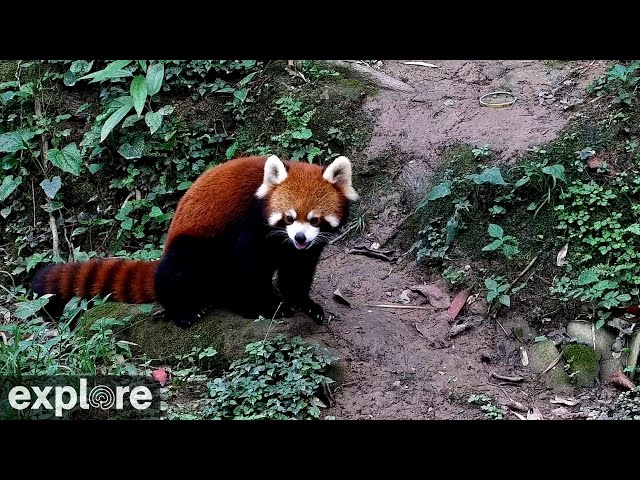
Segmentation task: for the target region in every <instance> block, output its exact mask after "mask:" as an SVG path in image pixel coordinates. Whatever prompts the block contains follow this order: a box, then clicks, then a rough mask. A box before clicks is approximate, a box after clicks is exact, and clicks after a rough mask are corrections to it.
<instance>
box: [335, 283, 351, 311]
mask: <svg viewBox="0 0 640 480" xmlns="http://www.w3.org/2000/svg"><path fill="white" fill-rule="evenodd" d="M333 300H334V301H335V302H337V303H340V304H342V305H346V306H347V307H349V308H351V303H350V302H349V300H347V299H346V298H345V297H344V295H342V292H340V289H339V288H336V290H335V292H333Z"/></svg>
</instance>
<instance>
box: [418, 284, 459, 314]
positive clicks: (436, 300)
mask: <svg viewBox="0 0 640 480" xmlns="http://www.w3.org/2000/svg"><path fill="white" fill-rule="evenodd" d="M409 290H412V291H414V292H418V293H421V294H422V295H424V296H425V297H426V298H427V300H428V301H429V303H430V304H431V306H432V307H434V308H438V309H444V308H449V307H450V306H451V299H450V298H449V294H448V293H447V292H445V291H444V290H442V288H440V287H438V286H437V285H435V284H430V285H413V286H411V287H409Z"/></svg>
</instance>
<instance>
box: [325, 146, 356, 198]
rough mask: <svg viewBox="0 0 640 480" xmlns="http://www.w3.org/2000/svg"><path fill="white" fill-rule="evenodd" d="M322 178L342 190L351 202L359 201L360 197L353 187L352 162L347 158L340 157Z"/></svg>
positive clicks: (326, 169)
mask: <svg viewBox="0 0 640 480" xmlns="http://www.w3.org/2000/svg"><path fill="white" fill-rule="evenodd" d="M322 177H323V178H324V179H325V180H326V181H327V182H331V183H333V184H335V185H337V186H338V187H340V189H341V190H342V192H343V193H344V195H345V197H347V198H348V199H349V200H354V201H355V200H358V199H359V198H360V196H359V195H358V193H357V192H356V191H355V190H354V189H353V187H352V186H351V161H350V160H349V159H348V158H347V157H338V158H336V159H335V160H334V161H333V162H331V164H330V165H329V166H328V167H327V168H325V170H324V174H323V175H322Z"/></svg>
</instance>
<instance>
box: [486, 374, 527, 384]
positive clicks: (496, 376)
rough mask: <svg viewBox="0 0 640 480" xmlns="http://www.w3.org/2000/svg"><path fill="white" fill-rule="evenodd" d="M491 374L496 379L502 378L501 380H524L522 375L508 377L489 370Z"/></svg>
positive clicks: (513, 381) (516, 381) (515, 381)
mask: <svg viewBox="0 0 640 480" xmlns="http://www.w3.org/2000/svg"><path fill="white" fill-rule="evenodd" d="M491 376H492V377H493V378H495V379H496V380H502V381H503V382H512V383H519V382H522V381H524V377H508V376H506V375H500V374H498V373H494V372H491Z"/></svg>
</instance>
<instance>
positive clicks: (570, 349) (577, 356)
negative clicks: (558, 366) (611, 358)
mask: <svg viewBox="0 0 640 480" xmlns="http://www.w3.org/2000/svg"><path fill="white" fill-rule="evenodd" d="M562 356H563V357H564V359H565V361H566V362H567V364H568V365H569V373H570V374H571V378H572V381H573V382H574V383H575V385H576V386H578V387H592V386H593V383H594V382H595V379H596V378H597V377H598V372H599V371H600V362H599V359H598V354H597V353H596V352H594V351H593V349H592V348H591V347H588V346H587V345H582V344H579V343H572V344H570V345H567V346H566V347H564V349H563V350H562Z"/></svg>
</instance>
